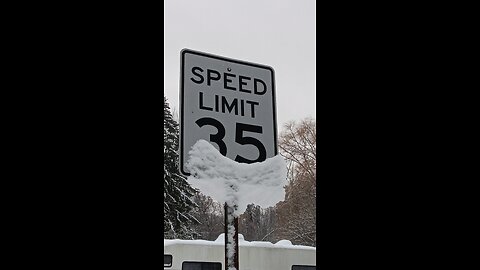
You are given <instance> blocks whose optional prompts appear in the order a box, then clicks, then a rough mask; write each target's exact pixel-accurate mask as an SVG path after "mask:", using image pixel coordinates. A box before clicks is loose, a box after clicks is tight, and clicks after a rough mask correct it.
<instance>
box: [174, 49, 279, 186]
mask: <svg viewBox="0 0 480 270" xmlns="http://www.w3.org/2000/svg"><path fill="white" fill-rule="evenodd" d="M188 53H189V54H194V55H199V56H203V57H208V58H213V59H217V60H221V61H227V62H232V63H236V64H240V65H247V66H253V67H256V68H263V69H267V70H269V71H270V72H271V74H272V104H273V134H274V136H273V137H274V138H273V141H274V149H275V156H276V155H278V146H277V106H276V103H275V100H276V99H275V91H276V90H275V71H274V70H273V68H272V67H270V66H266V65H262V64H256V63H251V62H247V61H242V60H237V59H232V58H228V57H223V56H219V55H214V54H210V53H204V52H199V51H195V50H191V49H187V48H184V49H182V50H181V52H180V142H179V153H178V154H179V156H180V162H179V171H180V173H182V174H183V175H185V176H190V173H187V172H185V171H184V170H183V164H184V156H183V142H184V140H183V134H184V132H183V124H184V119H183V116H184V113H183V110H184V108H183V97H184V79H185V78H184V73H183V71H184V67H185V55H186V54H188Z"/></svg>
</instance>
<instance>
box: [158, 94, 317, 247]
mask: <svg viewBox="0 0 480 270" xmlns="http://www.w3.org/2000/svg"><path fill="white" fill-rule="evenodd" d="M164 115H165V118H164V144H165V148H164V162H165V166H164V187H165V189H164V190H165V193H164V215H165V223H164V238H180V239H205V240H215V239H216V238H217V237H218V235H219V234H221V233H223V232H224V216H223V214H224V213H223V211H224V210H223V205H221V204H220V203H218V202H216V201H214V200H212V198H210V197H208V196H205V195H203V194H202V193H200V192H198V190H197V191H195V190H194V189H193V188H192V187H191V186H190V185H189V184H188V182H186V181H185V178H184V177H182V176H180V174H179V172H178V164H177V162H178V152H177V150H178V135H179V134H178V123H176V121H175V120H174V119H173V118H172V114H171V112H170V108H169V106H168V103H167V101H166V99H164ZM278 146H279V150H280V151H279V152H280V153H281V155H282V156H283V157H284V158H285V159H286V160H287V164H288V168H287V169H288V183H287V185H286V186H285V199H284V200H283V201H281V202H279V203H277V204H276V205H275V206H273V207H269V208H266V209H263V208H261V207H260V206H258V205H254V204H250V205H248V207H247V210H246V211H245V212H244V213H243V214H242V215H240V217H239V233H241V234H243V235H244V237H245V240H247V241H270V242H273V243H275V242H277V241H279V240H282V239H287V240H290V241H291V242H292V243H293V244H295V245H308V246H316V226H315V222H316V122H315V120H314V119H305V120H303V121H301V122H299V123H295V122H291V123H289V124H287V125H286V126H285V127H284V129H283V131H282V133H281V134H280V136H279V145H278ZM265 196H268V194H266V195H265Z"/></svg>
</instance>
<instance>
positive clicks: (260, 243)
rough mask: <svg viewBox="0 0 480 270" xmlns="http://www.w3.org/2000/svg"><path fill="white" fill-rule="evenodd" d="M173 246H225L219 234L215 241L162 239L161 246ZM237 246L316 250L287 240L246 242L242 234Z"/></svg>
mask: <svg viewBox="0 0 480 270" xmlns="http://www.w3.org/2000/svg"><path fill="white" fill-rule="evenodd" d="M175 244H183V245H210V246H224V245H225V234H223V233H222V234H220V235H219V236H218V238H217V240H215V241H208V240H182V239H164V240H163V245H164V246H170V245H175ZM238 245H239V246H251V247H269V248H291V249H312V250H316V248H315V247H310V246H301V245H293V244H292V242H290V241H289V240H280V241H278V242H277V243H275V244H272V243H270V242H265V241H246V240H245V238H244V237H243V235H242V234H238Z"/></svg>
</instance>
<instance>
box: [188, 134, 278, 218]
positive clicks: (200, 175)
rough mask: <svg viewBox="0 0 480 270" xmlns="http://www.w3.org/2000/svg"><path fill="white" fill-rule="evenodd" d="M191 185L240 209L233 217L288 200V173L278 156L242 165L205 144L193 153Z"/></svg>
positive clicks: (189, 166) (196, 146)
mask: <svg viewBox="0 0 480 270" xmlns="http://www.w3.org/2000/svg"><path fill="white" fill-rule="evenodd" d="M186 168H187V169H188V170H189V172H190V174H191V175H190V176H189V177H188V179H187V181H188V182H189V183H190V185H192V187H194V188H198V189H199V190H200V191H201V192H202V193H203V194H205V195H208V196H210V197H212V198H213V199H214V200H216V201H218V202H221V203H224V202H226V203H227V204H228V205H229V206H231V207H233V205H237V206H238V208H237V209H235V211H234V213H233V215H234V216H236V217H238V216H239V215H240V214H242V213H243V212H245V210H246V209H247V205H248V204H251V203H254V204H256V205H259V206H261V207H263V208H267V207H270V206H274V205H275V204H276V203H277V202H279V201H282V200H283V199H284V198H285V190H284V188H283V187H284V186H285V185H286V184H287V169H286V163H285V160H284V159H283V157H281V156H280V155H277V156H275V157H272V158H269V159H266V160H265V161H263V162H258V163H252V164H246V163H238V162H235V161H233V160H231V159H229V158H227V157H224V156H223V155H222V154H220V152H218V150H217V149H216V148H215V147H214V146H213V145H211V144H210V143H208V142H207V141H205V140H199V141H197V143H196V144H195V145H194V146H193V147H192V150H190V152H189V159H188V161H187V164H186Z"/></svg>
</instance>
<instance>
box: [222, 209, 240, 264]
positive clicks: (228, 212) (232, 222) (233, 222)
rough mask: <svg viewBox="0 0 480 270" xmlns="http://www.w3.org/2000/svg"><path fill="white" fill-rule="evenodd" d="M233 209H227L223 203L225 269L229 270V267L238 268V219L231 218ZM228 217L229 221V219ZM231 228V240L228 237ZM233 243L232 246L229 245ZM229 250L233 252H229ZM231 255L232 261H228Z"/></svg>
mask: <svg viewBox="0 0 480 270" xmlns="http://www.w3.org/2000/svg"><path fill="white" fill-rule="evenodd" d="M233 211H234V209H233V208H232V207H229V206H228V205H227V203H225V269H229V267H231V266H233V267H235V268H236V269H237V270H239V269H240V268H239V267H238V265H239V263H238V218H233V219H232V218H231V217H233ZM229 217H230V219H229ZM232 228H233V229H234V230H235V232H234V234H233V239H232V238H230V237H229V235H230V234H231V231H232ZM232 242H234V245H231V244H232ZM231 248H232V249H233V250H231ZM230 253H233V261H232V260H230V258H229V257H228V254H230Z"/></svg>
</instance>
